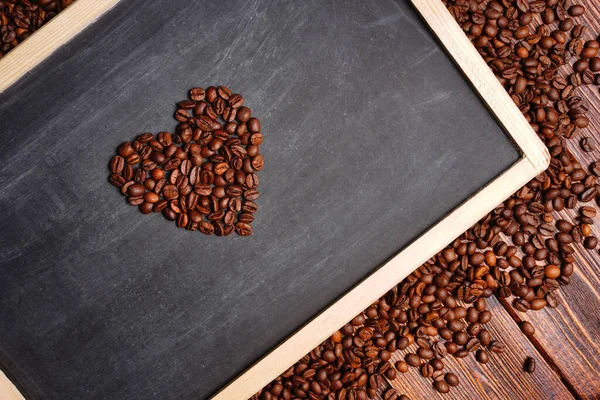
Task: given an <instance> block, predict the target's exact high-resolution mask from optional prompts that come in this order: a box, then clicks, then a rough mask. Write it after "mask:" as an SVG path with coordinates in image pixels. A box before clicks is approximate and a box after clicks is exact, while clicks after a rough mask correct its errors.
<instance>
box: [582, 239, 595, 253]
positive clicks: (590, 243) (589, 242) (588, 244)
mask: <svg viewBox="0 0 600 400" xmlns="http://www.w3.org/2000/svg"><path fill="white" fill-rule="evenodd" d="M583 246H584V247H585V248H586V249H588V250H593V249H595V248H596V246H598V239H597V238H596V237H595V236H588V237H586V238H585V240H584V242H583Z"/></svg>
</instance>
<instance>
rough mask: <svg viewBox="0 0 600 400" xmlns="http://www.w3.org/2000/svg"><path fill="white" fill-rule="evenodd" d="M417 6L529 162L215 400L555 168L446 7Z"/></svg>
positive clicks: (340, 319)
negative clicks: (546, 171) (523, 187)
mask: <svg viewBox="0 0 600 400" xmlns="http://www.w3.org/2000/svg"><path fill="white" fill-rule="evenodd" d="M411 2H412V3H413V5H414V6H415V8H416V9H417V10H418V11H419V13H420V14H421V16H422V17H423V19H424V20H425V21H426V22H427V24H428V25H429V27H430V29H431V30H432V31H433V33H434V34H435V35H436V36H437V38H438V40H440V42H442V44H443V45H444V47H445V48H446V50H447V51H448V53H449V54H450V55H451V56H452V58H453V59H454V61H455V62H456V64H457V65H458V66H459V67H460V69H461V70H462V71H463V73H464V74H465V75H466V77H467V78H468V79H469V80H470V81H471V83H472V85H473V86H474V87H475V89H476V90H477V91H478V93H479V95H480V96H481V98H482V99H483V101H484V102H485V103H486V105H487V106H488V107H489V108H490V109H491V111H492V112H493V113H494V114H495V115H496V117H497V118H498V121H499V122H500V123H501V124H502V125H503V126H504V128H505V130H506V132H507V133H508V134H509V135H510V136H511V138H512V139H513V140H514V142H515V143H516V144H517V146H518V147H519V148H520V150H521V151H522V153H523V158H522V159H520V160H519V161H518V162H517V163H516V164H514V165H513V166H512V167H511V168H509V169H508V170H507V171H505V172H504V173H503V174H502V175H500V176H499V177H498V178H496V179H495V180H494V181H492V182H491V183H490V184H489V185H488V186H486V187H485V188H483V189H482V190H481V191H480V192H479V193H477V194H476V195H474V196H473V197H471V198H470V199H469V200H467V201H466V202H465V203H463V204H462V205H461V206H460V207H458V208H457V209H456V210H454V211H453V212H452V213H450V215H448V216H447V217H446V218H444V219H443V220H442V221H440V222H439V223H438V224H437V225H435V226H434V227H432V228H431V229H430V230H429V231H427V232H426V233H425V234H423V236H421V237H420V238H419V239H417V240H416V241H415V242H413V243H412V244H411V245H409V246H408V247H407V248H406V249H404V250H403V251H402V252H401V253H399V254H398V255H396V256H395V257H394V258H392V259H391V260H389V261H388V262H387V263H385V264H384V265H383V266H381V267H380V268H379V269H378V270H376V271H375V272H374V273H373V274H371V275H370V276H369V277H367V278H366V279H365V280H364V281H362V282H361V283H360V284H359V285H358V286H356V287H355V288H353V289H352V290H350V291H349V292H348V293H346V294H345V295H344V296H343V297H342V298H340V299H339V300H337V301H336V302H335V303H333V304H332V305H331V306H329V307H328V308H327V309H326V310H324V311H323V312H321V313H320V314H319V315H318V316H316V317H315V318H314V319H313V320H311V321H310V322H308V323H307V324H306V325H304V326H303V327H302V328H301V329H300V330H298V331H297V332H296V333H295V334H293V335H292V336H291V337H289V338H288V339H286V340H285V341H284V342H283V343H281V344H280V345H279V346H277V347H276V348H275V349H274V350H272V351H271V352H270V353H268V354H267V355H266V356H265V357H263V358H262V359H261V360H259V361H258V362H256V363H255V364H254V365H253V366H252V367H250V368H249V369H248V370H246V371H245V372H244V373H242V374H241V375H240V376H238V377H237V378H236V379H235V380H233V381H232V382H231V383H229V385H227V386H226V387H224V388H223V389H221V391H219V392H218V393H217V394H216V395H215V396H213V399H214V400H232V399H234V400H237V399H240V400H246V399H248V398H250V397H251V396H252V395H253V394H255V393H256V392H258V391H259V390H260V389H261V388H263V387H264V386H265V385H267V384H268V383H269V382H271V381H272V380H273V379H274V378H275V377H277V376H278V375H279V374H281V373H282V372H284V371H285V370H286V369H287V368H289V367H290V366H291V365H293V364H294V363H295V362H297V361H298V360H299V359H300V358H302V357H303V356H304V355H305V354H308V353H309V352H310V351H311V350H312V349H314V348H315V347H316V346H318V345H319V344H320V343H321V342H323V340H325V339H327V338H328V337H329V336H330V335H331V334H332V333H333V332H335V331H336V330H337V329H339V328H340V327H341V326H343V325H344V324H345V323H347V322H348V321H350V320H351V319H352V318H353V317H354V316H356V315H357V314H358V313H360V312H361V311H362V310H364V309H365V308H367V307H368V306H369V305H371V304H372V303H373V302H375V301H377V300H378V299H379V298H380V297H381V296H383V295H384V294H385V293H386V292H387V291H388V290H389V289H390V288H391V287H392V286H393V285H394V284H396V283H398V282H400V281H402V279H404V278H406V276H408V275H409V274H410V273H411V272H412V271H413V270H414V269H416V268H417V267H419V265H421V264H423V263H424V262H425V261H427V260H428V259H429V257H430V256H431V255H432V254H435V253H437V252H438V251H440V250H442V249H443V248H444V246H446V245H447V244H448V243H450V242H451V241H452V240H454V239H455V238H456V237H458V236H459V235H460V234H462V233H463V232H464V231H466V230H467V229H469V228H470V227H471V226H473V225H474V224H475V223H476V222H477V221H478V220H479V219H480V218H481V217H483V216H484V215H485V214H487V213H488V212H489V211H491V210H492V209H493V208H494V207H496V206H497V205H498V203H499V202H500V201H502V200H503V199H506V198H508V197H510V196H511V195H512V194H513V193H514V192H515V191H517V190H518V189H519V188H521V187H522V186H524V185H525V184H527V182H529V180H530V179H532V178H533V177H535V176H536V175H537V174H539V173H541V172H543V171H544V170H546V168H548V165H549V164H550V154H549V153H548V149H547V148H546V146H545V145H544V144H543V143H542V142H541V141H540V140H539V138H538V137H537V135H536V133H535V132H534V131H533V129H532V128H531V126H530V125H529V123H528V122H527V121H526V120H525V118H524V117H523V115H522V114H521V111H520V110H519V109H518V108H517V107H516V105H515V104H514V102H513V101H512V99H511V98H510V96H509V95H508V93H507V92H506V90H505V89H504V87H503V86H502V84H500V82H499V81H498V80H497V79H496V77H495V76H494V73H493V72H492V70H491V69H490V68H489V67H488V65H487V64H486V63H485V61H484V60H483V58H482V57H481V55H480V54H479V53H478V52H477V50H476V49H475V47H474V46H473V45H472V44H471V42H470V41H469V39H468V38H467V36H466V35H465V34H464V32H463V31H462V29H461V28H460V26H459V25H458V23H457V22H456V21H455V20H454V18H453V17H452V15H451V14H450V13H449V12H448V10H447V9H446V8H445V7H444V5H443V4H442V2H441V1H440V0H411ZM500 199H502V200H500Z"/></svg>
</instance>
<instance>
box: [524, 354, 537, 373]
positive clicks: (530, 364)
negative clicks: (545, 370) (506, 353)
mask: <svg viewBox="0 0 600 400" xmlns="http://www.w3.org/2000/svg"><path fill="white" fill-rule="evenodd" d="M523 370H524V371H525V372H527V373H529V374H533V373H534V372H535V360H534V359H533V358H531V357H527V358H526V359H525V363H524V364H523Z"/></svg>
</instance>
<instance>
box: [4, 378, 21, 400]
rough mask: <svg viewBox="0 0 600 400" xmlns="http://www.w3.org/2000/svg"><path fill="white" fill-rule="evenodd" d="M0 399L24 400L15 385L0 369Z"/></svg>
mask: <svg viewBox="0 0 600 400" xmlns="http://www.w3.org/2000/svg"><path fill="white" fill-rule="evenodd" d="M0 399H2V400H25V398H24V397H23V395H21V393H19V391H18V390H17V388H16V387H15V385H13V383H12V382H11V381H10V380H9V379H8V378H7V377H6V375H4V373H3V372H2V371H0Z"/></svg>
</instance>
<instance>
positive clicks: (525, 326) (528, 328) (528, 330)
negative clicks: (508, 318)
mask: <svg viewBox="0 0 600 400" xmlns="http://www.w3.org/2000/svg"><path fill="white" fill-rule="evenodd" d="M519 328H520V329H521V332H523V333H524V334H525V335H526V336H533V335H534V334H535V328H534V327H533V325H532V324H531V322H528V321H523V322H521V323H520V324H519Z"/></svg>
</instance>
